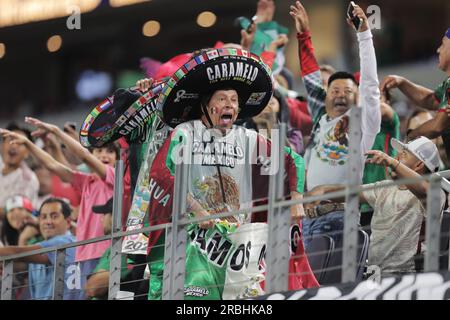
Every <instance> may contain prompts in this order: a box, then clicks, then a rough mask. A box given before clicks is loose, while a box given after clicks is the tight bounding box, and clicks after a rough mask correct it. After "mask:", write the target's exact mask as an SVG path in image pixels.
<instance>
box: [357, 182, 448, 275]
mask: <svg viewBox="0 0 450 320" xmlns="http://www.w3.org/2000/svg"><path fill="white" fill-rule="evenodd" d="M387 183H389V181H388V180H385V181H380V182H376V183H373V184H368V185H366V187H371V186H383V188H381V189H380V188H377V189H372V190H366V191H363V195H364V197H365V198H366V200H367V202H368V203H369V204H370V206H371V207H372V208H375V209H374V213H373V217H372V222H371V225H370V226H371V230H372V234H371V236H370V245H369V265H377V266H379V267H380V268H381V272H382V273H390V272H414V270H415V264H414V255H415V254H416V252H417V245H418V242H419V235H420V227H421V225H422V221H423V219H424V218H425V217H426V212H427V210H426V208H425V207H424V205H423V203H422V201H420V200H419V199H418V198H417V197H416V196H415V195H414V194H413V193H412V192H411V191H409V190H408V189H405V190H403V189H399V187H398V186H390V187H386V186H384V185H385V184H387ZM444 203H445V194H444V192H443V191H442V190H441V205H442V208H443V206H444Z"/></svg>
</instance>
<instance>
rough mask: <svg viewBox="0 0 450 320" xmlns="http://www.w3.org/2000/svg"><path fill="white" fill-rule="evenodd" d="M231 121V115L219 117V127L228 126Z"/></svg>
mask: <svg viewBox="0 0 450 320" xmlns="http://www.w3.org/2000/svg"><path fill="white" fill-rule="evenodd" d="M232 119H233V115H232V114H223V115H221V116H220V125H228V124H230V123H231V120H232Z"/></svg>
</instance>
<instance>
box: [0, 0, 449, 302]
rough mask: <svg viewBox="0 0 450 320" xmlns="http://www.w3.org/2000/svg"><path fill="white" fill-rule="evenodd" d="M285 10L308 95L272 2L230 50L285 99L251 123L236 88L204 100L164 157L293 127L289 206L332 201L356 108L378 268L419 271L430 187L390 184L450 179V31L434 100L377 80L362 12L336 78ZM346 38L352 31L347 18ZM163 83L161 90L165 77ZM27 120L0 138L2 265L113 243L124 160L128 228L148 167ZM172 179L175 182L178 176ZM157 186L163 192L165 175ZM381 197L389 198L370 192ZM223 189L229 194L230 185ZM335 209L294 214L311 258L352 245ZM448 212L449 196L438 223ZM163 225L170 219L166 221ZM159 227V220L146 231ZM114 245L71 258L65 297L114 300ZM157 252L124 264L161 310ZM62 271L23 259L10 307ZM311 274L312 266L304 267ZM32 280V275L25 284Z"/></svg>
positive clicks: (395, 79) (47, 261)
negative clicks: (200, 142)
mask: <svg viewBox="0 0 450 320" xmlns="http://www.w3.org/2000/svg"><path fill="white" fill-rule="evenodd" d="M283 10H287V8H283ZM289 10H290V15H291V17H292V19H293V21H294V22H295V27H296V31H297V40H298V47H299V60H300V66H301V70H298V72H299V73H300V74H301V77H302V79H303V83H304V85H305V88H306V91H307V96H306V97H303V96H300V95H299V94H298V93H296V92H294V91H293V90H292V87H291V85H292V79H293V75H292V74H291V73H290V72H288V71H287V69H286V68H284V67H283V62H284V57H283V55H282V51H283V47H284V45H285V44H286V43H287V37H286V34H285V33H286V31H285V30H283V28H282V27H281V26H279V25H278V24H277V23H276V22H275V21H273V15H274V11H275V4H274V1H272V0H259V1H258V5H257V12H256V16H255V18H254V19H253V20H252V21H251V22H250V24H249V25H248V27H246V28H245V29H243V30H242V31H241V43H240V44H224V45H223V47H233V48H240V49H246V50H249V51H251V52H253V53H255V54H257V55H259V56H261V58H262V59H263V61H264V62H265V63H266V64H267V65H268V66H270V67H271V68H272V70H273V76H274V79H275V80H274V85H275V90H274V94H273V96H272V97H271V99H270V101H269V102H268V103H267V106H265V107H264V108H263V110H262V112H260V113H258V114H256V115H254V116H252V117H247V118H245V119H239V118H238V117H237V110H238V109H237V108H238V104H239V98H240V96H239V95H240V92H238V90H234V88H233V87H230V88H219V89H218V90H216V91H214V92H212V94H211V95H209V96H208V97H207V101H206V104H205V109H204V110H203V109H202V116H201V117H198V118H197V119H193V120H195V121H197V122H198V123H196V122H195V121H193V122H192V123H190V122H187V123H185V124H182V125H180V127H176V128H175V129H174V130H173V132H172V134H171V135H170V137H169V138H168V139H167V140H166V142H165V144H164V145H163V146H162V147H161V150H165V151H166V152H167V150H171V149H172V148H173V147H174V145H176V143H177V142H176V141H175V138H178V137H179V135H180V132H181V133H184V132H190V131H193V132H195V126H196V125H199V123H200V124H201V123H202V125H204V126H206V127H207V126H208V125H211V126H222V127H223V128H225V129H230V128H234V129H233V130H235V131H233V132H234V134H236V135H238V136H239V135H241V136H245V135H248V133H247V132H248V131H252V132H253V131H255V132H257V133H258V135H259V136H263V137H264V138H265V139H270V138H271V129H273V128H276V127H277V126H278V124H279V123H281V122H285V123H287V125H288V130H287V137H286V145H287V146H288V149H286V150H287V151H286V163H287V165H288V167H287V171H288V175H289V179H290V181H289V185H290V186H291V189H290V196H291V197H292V198H301V197H303V196H315V195H323V194H326V193H329V192H333V191H337V190H341V189H343V188H345V185H346V184H347V183H348V181H349V180H348V179H349V177H348V174H347V173H348V165H349V163H348V157H349V153H348V151H349V127H350V124H349V121H350V120H349V119H350V115H351V111H352V110H353V109H354V108H361V111H362V112H361V123H360V125H361V131H362V137H361V141H360V151H359V152H360V154H359V156H360V157H359V161H360V163H359V165H360V167H361V172H358V173H357V174H358V175H359V178H360V181H361V184H363V185H364V186H366V187H367V188H368V189H367V191H363V192H361V194H360V202H361V207H360V212H361V224H362V225H363V226H364V225H366V227H367V229H368V230H369V232H371V239H370V245H369V255H368V264H369V265H377V266H378V267H379V268H380V269H381V272H382V274H384V275H388V274H403V273H411V272H416V271H418V270H417V269H416V265H415V263H414V257H415V255H416V254H418V253H420V248H421V246H420V241H421V240H420V233H421V229H422V228H423V226H422V225H423V223H424V221H425V219H426V194H427V189H428V183H427V182H420V183H416V184H411V185H401V186H390V187H385V186H383V184H386V181H387V180H390V179H394V180H395V179H401V178H417V177H420V176H422V175H426V174H429V173H433V172H437V171H440V170H444V169H447V168H448V160H447V159H449V157H448V155H449V154H450V142H449V141H450V140H449V136H448V130H447V129H448V128H449V124H450V120H449V119H450V118H449V115H450V106H449V105H448V104H449V99H450V93H449V92H450V28H449V29H448V30H447V31H446V33H445V35H444V36H443V38H442V44H441V46H440V47H439V48H438V50H437V53H438V54H439V65H438V66H439V68H440V69H441V70H442V71H443V72H444V73H445V74H446V77H447V78H446V79H445V80H444V81H443V83H442V85H441V86H439V87H438V88H437V89H436V90H431V89H428V88H424V87H422V86H420V85H417V84H414V83H412V82H411V81H409V80H407V79H405V78H403V77H401V76H388V77H386V78H385V79H380V80H379V79H378V75H377V62H376V55H375V51H376V48H374V45H373V41H372V33H371V30H370V28H369V24H368V20H367V17H366V15H365V14H364V11H363V10H362V9H361V8H360V7H358V6H356V7H355V8H354V10H353V15H354V16H355V17H357V18H359V19H360V20H361V25H360V27H359V28H358V30H355V33H356V41H357V44H358V48H359V57H360V68H359V70H345V71H336V70H335V69H334V68H333V67H332V66H329V65H320V64H319V63H318V62H317V60H316V57H315V53H314V47H313V38H314V35H313V34H312V33H311V30H310V27H309V18H308V14H307V11H306V9H305V8H304V7H303V6H302V4H300V2H299V1H297V2H295V3H294V4H292V6H291V7H290V8H289ZM349 27H350V28H353V29H355V27H354V25H353V23H352V22H351V21H350V20H349ZM262 30H264V31H266V33H264V31H262ZM267 30H269V31H268V32H267ZM275 31H276V32H275ZM274 33H275V34H276V35H275V36H274V35H273V34H274ZM261 34H263V35H265V36H261ZM268 34H270V35H271V36H268ZM268 39H269V40H268ZM261 48H262V49H261ZM173 71H176V68H175V69H174V70H173ZM169 75H170V74H169ZM444 77H445V76H444ZM155 78H156V79H157V80H158V76H155ZM152 82H153V79H150V80H148V79H146V80H142V81H140V82H138V84H137V86H138V87H139V89H140V90H141V91H144V92H145V91H146V90H147V89H149V88H150V87H151V85H152ZM394 89H399V90H400V91H401V92H402V93H403V94H404V95H405V96H406V97H407V98H408V99H409V100H410V101H411V103H412V104H414V105H415V106H417V108H416V109H414V111H411V116H410V117H409V118H407V119H400V117H399V115H398V114H397V112H396V110H395V108H394V107H393V101H392V98H391V96H392V95H391V93H392V91H393V90H394ZM215 101H218V102H217V104H215V105H214V103H216V102H215ZM228 104H229V105H228ZM210 106H213V107H212V109H211V110H212V111H211V110H210V109H208V108H209V107H210ZM239 107H240V106H239ZM202 108H203V106H202ZM223 110H230V114H229V120H228V118H227V119H225V118H223V117H222V118H221V115H222V116H223V114H224V112H225V113H226V111H223ZM233 110H234V111H233ZM227 112H228V111H227ZM227 116H228V114H227ZM401 121H406V126H405V128H406V131H405V132H401V130H400V128H401ZM25 122H26V123H27V124H28V125H29V126H32V127H34V128H35V131H33V132H32V133H31V132H30V131H29V130H28V129H27V128H25V126H21V125H17V124H15V123H11V124H10V125H8V126H7V127H6V128H5V129H0V135H1V137H2V143H1V157H0V227H1V229H0V230H1V231H0V256H7V255H12V254H16V253H22V252H27V251H32V250H36V249H39V248H45V247H53V246H58V245H64V244H68V243H72V242H75V241H82V240H88V239H92V238H95V237H100V236H103V235H108V234H111V229H112V217H111V213H112V196H113V188H114V175H115V171H114V165H115V162H116V160H118V159H119V158H121V159H123V160H124V162H125V178H124V186H125V188H124V191H125V195H124V205H123V208H122V209H123V210H122V213H123V214H122V223H123V225H125V223H126V220H127V215H128V212H129V210H130V207H131V199H132V196H133V193H132V190H134V188H135V184H136V172H137V170H138V169H139V164H138V165H137V168H136V164H135V165H134V167H133V164H130V162H131V161H132V160H131V159H133V154H132V153H133V152H136V149H133V146H131V145H130V144H129V143H127V141H126V140H125V139H124V138H121V139H119V140H118V141H115V142H111V143H109V144H107V145H104V146H102V147H92V148H89V149H88V148H84V147H83V146H82V145H81V144H80V142H79V136H78V132H77V131H76V129H75V128H73V127H72V126H70V125H69V124H67V125H66V126H64V128H62V129H61V128H59V127H57V126H55V125H53V124H50V123H45V122H42V121H40V120H38V119H35V118H30V117H27V118H26V119H25ZM190 125H191V126H192V127H189V126H190ZM181 126H182V127H181ZM237 128H239V129H237ZM174 141H175V142H174ZM267 141H268V140H267ZM402 141H404V142H402ZM121 150H122V151H123V152H122V154H121ZM166 156H167V154H164V153H161V152H159V153H158V154H157V155H156V157H155V160H154V163H156V164H157V163H164V165H167V166H168V167H169V169H170V167H171V166H172V165H173V163H171V161H172V159H171V158H170V157H167V158H166ZM138 158H139V157H138ZM134 161H136V160H134ZM138 162H139V161H138ZM163 169H164V170H165V169H167V168H165V167H164V168H162V169H161V171H158V172H157V173H159V174H162V172H163ZM133 170H134V171H133ZM225 172H226V171H225ZM152 174H153V175H152ZM171 174H172V176H173V172H171ZM239 174H240V175H241V176H240V177H234V178H235V179H236V180H238V179H242V181H241V180H238V181H239V183H238V185H239V186H240V187H241V189H242V188H243V187H245V186H246V185H247V184H248V183H250V184H252V183H255V182H254V181H251V182H248V181H246V179H247V177H248V175H247V174H246V173H244V172H241V173H239ZM150 175H151V178H154V180H155V181H157V179H158V174H156V175H155V171H153V173H151V174H150ZM219 175H220V171H219ZM224 175H225V174H224ZM169 176H170V174H169ZM193 178H195V176H193ZM220 179H222V177H220ZM249 179H250V178H249ZM168 181H169V180H168ZM169 182H170V181H169ZM220 182H222V180H220ZM162 183H164V181H162V182H161V184H162ZM227 183H228V182H227ZM303 184H304V185H305V188H304V187H303ZM373 186H377V187H379V188H376V189H373V188H371V187H373ZM221 188H222V190H223V188H224V186H222V187H221ZM226 188H232V185H231V184H226V185H225V189H226ZM253 188H254V187H253ZM227 192H228V191H227ZM227 192H225V193H227ZM225 193H223V194H222V197H223V198H222V199H221V200H219V202H221V201H222V202H223V203H222V204H223V205H222V206H219V208H215V210H216V212H223V211H227V209H229V210H236V209H239V203H238V204H237V205H236V206H234V203H232V201H231V200H230V199H229V198H228V201H227V200H226V196H228V197H230V196H229V194H232V191H230V192H229V194H227V195H225ZM241 196H242V194H241ZM240 199H241V200H242V197H241V198H240ZM247 200H252V198H250V199H247ZM332 201H333V202H334V203H335V205H333V206H329V205H328V204H329V201H327V202H326V203H324V202H320V203H310V204H307V205H304V206H302V205H299V206H293V207H292V210H291V212H292V217H293V218H294V219H297V221H298V219H301V226H302V231H301V232H302V241H303V243H304V246H305V247H306V249H308V245H309V242H310V240H311V239H312V238H311V237H312V236H313V235H317V234H329V235H331V236H332V238H333V239H334V241H335V243H336V245H337V246H338V247H340V246H342V234H343V223H344V222H343V221H344V208H345V207H344V201H345V199H333V200H332ZM447 206H448V205H447V199H446V195H445V193H444V192H443V191H442V192H441V208H442V211H443V210H444V209H445V208H446V207H447ZM188 208H189V209H190V210H191V211H192V212H194V213H197V214H196V215H197V216H199V215H200V216H203V215H210V214H211V213H210V212H208V210H205V208H204V205H203V204H202V203H200V202H199V201H198V199H197V200H196V199H194V198H192V197H191V198H189V199H188ZM150 209H151V208H150ZM319 212H320V214H318V213H319ZM152 214H153V216H154V213H150V214H149V215H150V218H151V217H152ZM236 220H238V221H239V222H240V223H245V218H242V219H241V217H240V216H239V217H237V218H236ZM155 221H158V218H155ZM159 222H163V221H162V220H161V219H159ZM153 223H154V221H151V220H150V221H149V224H153ZM213 225H214V221H213V220H207V221H203V222H201V223H200V224H199V226H198V227H199V228H200V229H202V228H203V229H206V230H208V229H211V228H212V226H213ZM152 237H153V238H152ZM162 238H163V237H162ZM161 241H163V240H161V237H160V234H157V235H155V234H150V241H149V247H150V248H151V247H152V246H155V245H160V244H161V243H163V242H161ZM110 245H111V242H110V241H102V242H97V243H94V244H89V245H82V246H78V247H76V248H71V249H67V250H66V260H65V268H66V273H65V274H66V275H65V278H66V279H65V291H64V299H105V298H107V296H108V283H109V261H110ZM422 248H423V246H422ZM155 251H156V250H153V251H152V250H150V254H149V258H148V259H147V258H143V259H141V258H140V257H136V256H134V255H128V256H127V255H123V259H122V274H121V279H122V281H123V282H129V285H128V286H127V287H126V288H121V290H125V291H131V292H134V294H135V296H136V298H138V297H140V298H144V299H147V292H149V298H152V299H157V298H160V294H161V292H160V290H161V281H160V279H159V280H158V278H160V277H162V270H163V265H157V263H156V262H155V261H156V260H155V259H156V258H155V257H157V259H159V260H158V261H159V262H160V259H161V253H160V252H157V253H155ZM146 262H149V265H150V267H149V270H150V271H149V273H150V288H149V280H147V279H145V280H143V281H140V282H139V281H135V280H136V279H144V273H145V272H144V269H145V266H146ZM54 264H55V255H54V253H48V254H39V255H32V256H28V257H26V258H22V259H20V261H17V262H16V263H15V266H14V272H15V273H17V274H16V276H15V277H14V287H16V289H15V290H14V299H51V297H52V288H53V287H52V283H53V271H52V265H54ZM303 265H307V261H306V263H305V264H303ZM0 267H1V265H0ZM71 268H72V269H71ZM158 268H159V269H158ZM308 268H309V266H307V267H306V269H308ZM26 270H28V272H23V271H26ZM303 271H305V272H306V271H308V270H303ZM72 275H74V276H73V277H71V276H72ZM157 280H158V281H157ZM303 283H304V284H303V286H302V287H304V288H308V287H314V286H318V285H320V283H318V282H317V281H315V279H314V281H312V280H308V281H306V280H304V282H303ZM214 297H215V296H214ZM217 298H220V294H219V295H218V296H217Z"/></svg>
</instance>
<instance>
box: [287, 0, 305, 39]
mask: <svg viewBox="0 0 450 320" xmlns="http://www.w3.org/2000/svg"><path fill="white" fill-rule="evenodd" d="M289 14H290V15H291V17H292V18H293V19H294V21H295V28H296V29H297V32H298V33H303V32H306V31H309V18H308V14H307V13H306V10H305V8H304V7H303V6H302V4H301V3H300V1H296V2H295V4H293V5H291V7H290V11H289Z"/></svg>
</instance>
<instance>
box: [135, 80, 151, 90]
mask: <svg viewBox="0 0 450 320" xmlns="http://www.w3.org/2000/svg"><path fill="white" fill-rule="evenodd" d="M152 84H153V79H152V78H144V79H141V80H138V81H137V82H136V86H137V87H138V89H139V91H141V92H147V91H148V90H150V88H151V87H152Z"/></svg>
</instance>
